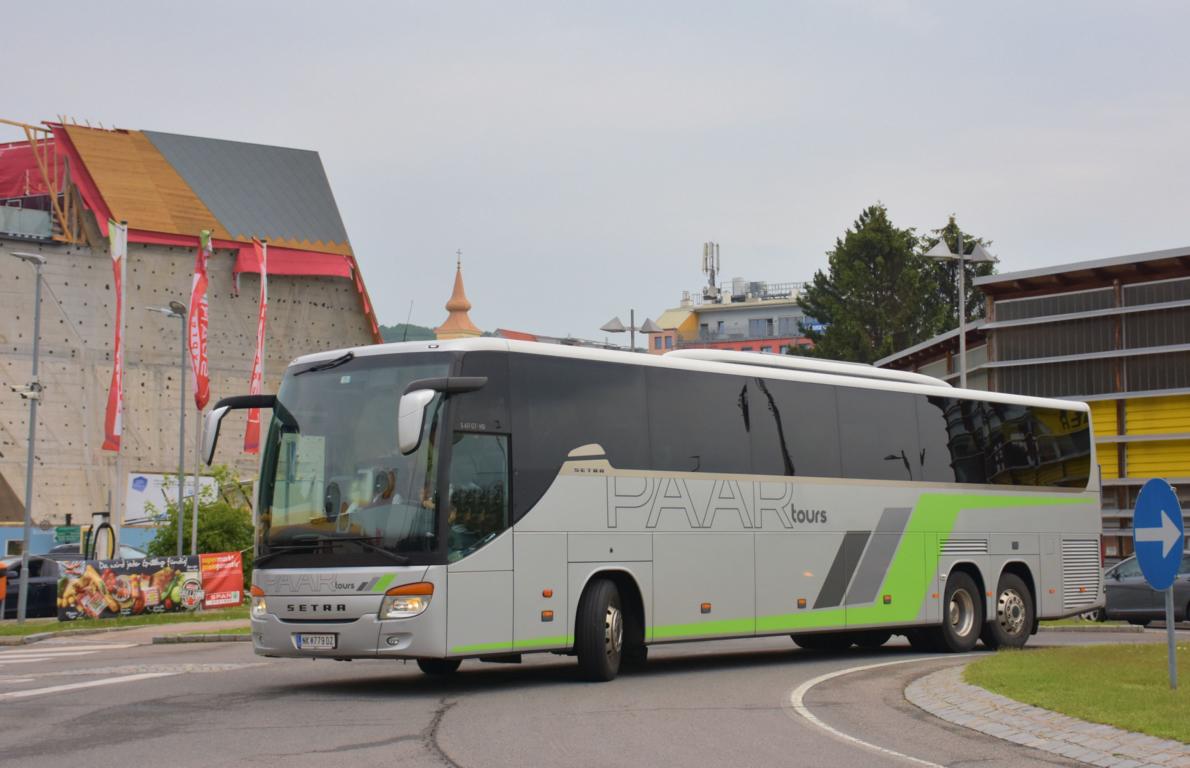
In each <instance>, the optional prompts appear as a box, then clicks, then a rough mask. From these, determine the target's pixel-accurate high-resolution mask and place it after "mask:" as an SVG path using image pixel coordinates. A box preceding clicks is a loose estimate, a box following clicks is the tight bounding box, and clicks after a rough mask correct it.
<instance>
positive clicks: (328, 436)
mask: <svg viewBox="0 0 1190 768" xmlns="http://www.w3.org/2000/svg"><path fill="white" fill-rule="evenodd" d="M248 407H264V408H271V409H272V419H271V424H270V426H269V430H268V437H267V440H266V442H265V446H264V449H263V451H262V456H261V474H260V483H259V499H258V503H257V506H256V509H257V517H258V525H257V537H256V570H255V572H254V576H253V587H252V608H251V624H252V638H253V642H254V646H255V650H256V653H258V654H262V655H265V656H284V657H300V658H329V659H353V658H371V659H376V658H392V659H416V660H417V663H418V664H419V666H420V667H421V669H422V670H423V671H425V672H427V673H429V674H446V673H450V672H454V671H455V670H456V669H457V668H458V666H459V662H460V660H462V659H466V658H480V659H484V660H492V661H516V660H519V658H520V654H522V653H525V652H531V651H551V652H555V653H568V654H574V655H576V656H577V657H578V663H579V668H580V670H581V672H582V674H583V676H584V677H586V678H588V679H593V680H609V679H611V678H613V677H614V676H615V675H616V674H617V672H618V671H619V669H620V667H621V665H622V664H623V665H630V664H635V663H641V662H643V661H644V659H645V656H646V654H647V650H648V646H649V645H651V644H654V643H665V642H674V641H684V640H704V639H709V638H738V637H752V636H761V635H778V634H788V635H791V636H792V637H793V640H794V642H796V643H797V644H798V645H799V646H802V647H804V648H809V649H840V648H846V647H849V646H851V645H853V644H854V645H859V646H861V647H875V646H878V645H880V644H882V643H884V642H885V641H887V640H888V639H889V638H890V636H891V635H892V634H893V633H896V634H903V635H906V636H907V637H908V638H909V640H910V642H911V643H912V644H913V645H914V647H918V648H928V649H932V650H942V651H966V650H970V649H971V648H972V647H973V646H974V645H975V643H976V642H977V641H978V640H979V639H981V638H982V640H983V642H984V643H985V644H986V645H988V646H991V647H999V646H1020V645H1023V644H1024V643H1025V641H1026V640H1027V639H1028V637H1029V635H1030V634H1032V633H1033V632H1035V631H1036V629H1037V622H1038V620H1039V619H1040V618H1050V617H1060V616H1065V615H1070V614H1073V613H1077V612H1082V611H1086V610H1088V609H1091V608H1093V607H1095V606H1097V605H1100V604H1101V603H1102V584H1101V578H1100V556H1099V530H1100V512H1099V488H1098V482H1099V480H1098V468H1097V466H1096V462H1095V449H1094V442H1093V440H1092V439H1091V431H1090V421H1089V419H1090V416H1089V411H1088V408H1087V406H1086V405H1085V404H1083V403H1075V402H1066V401H1060V400H1045V399H1040V398H1030V397H1016V396H1011V395H1005V394H999V393H989V392H978V391H969V390H959V389H955V388H952V387H950V386H949V385H947V384H945V383H943V382H940V381H938V380H935V379H932V378H929V377H926V376H921V375H918V374H912V373H904V372H895V371H887V370H881V369H875V368H872V367H870V366H859V365H852V364H845V363H831V362H827V361H819V360H811V359H804V358H793V357H786V356H775V355H759V354H750V353H742V352H725V351H713V350H688V351H680V352H673V353H670V354H667V355H664V356H651V355H642V354H632V353H628V352H608V351H601V350H588V349H579V348H574V347H566V346H556V345H545V344H534V343H526V342H513V341H504V340H498V339H473V340H462V341H451V342H410V343H402V344H387V345H378V346H370V347H361V348H357V349H352V350H350V351H336V352H327V353H320V354H316V355H309V356H306V357H302V358H299V359H297V360H296V361H294V362H293V364H292V365H291V366H290V367H289V369H288V371H287V373H286V374H285V377H284V379H283V381H282V382H281V386H280V389H279V391H278V393H277V395H276V396H275V397H273V396H269V395H266V396H244V397H233V398H227V399H225V400H222V401H220V402H219V403H218V404H217V405H216V407H215V408H214V409H213V411H212V412H211V413H210V414H209V415H208V417H207V425H206V430H205V435H204V437H205V451H206V457H207V461H208V462H210V461H211V457H212V455H213V453H214V449H215V440H216V438H217V433H218V426H219V422H220V420H221V419H222V418H223V416H224V415H225V414H226V413H227V412H228V411H229V410H231V409H234V408H248Z"/></svg>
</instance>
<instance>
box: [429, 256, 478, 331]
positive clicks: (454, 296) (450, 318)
mask: <svg viewBox="0 0 1190 768" xmlns="http://www.w3.org/2000/svg"><path fill="white" fill-rule="evenodd" d="M455 258H456V261H455V285H454V290H453V291H451V294H450V300H449V301H447V302H446V311H447V312H448V313H449V314H448V315H447V318H446V322H445V323H443V324H442V325H440V326H438V327H437V328H435V329H434V334H435V335H436V336H437V337H438V338H439V339H465V338H469V337H472V336H481V335H483V331H481V330H479V329H478V328H476V327H475V324H474V323H472V322H471V318H470V317H469V316H468V315H467V313H468V312H470V311H471V302H470V301H468V300H467V293H466V291H464V290H463V252H462V251H461V250H460V251H455Z"/></svg>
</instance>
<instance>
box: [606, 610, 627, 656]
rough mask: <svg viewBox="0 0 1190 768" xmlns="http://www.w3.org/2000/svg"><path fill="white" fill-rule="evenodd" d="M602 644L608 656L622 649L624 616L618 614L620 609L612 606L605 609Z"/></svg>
mask: <svg viewBox="0 0 1190 768" xmlns="http://www.w3.org/2000/svg"><path fill="white" fill-rule="evenodd" d="M603 642H604V646H605V647H606V648H607V655H608V656H614V655H616V654H618V653H619V652H620V649H621V648H623V647H624V616H623V614H621V613H620V609H619V608H617V607H616V606H614V605H609V606H608V607H607V617H606V619H605V621H604V633H603Z"/></svg>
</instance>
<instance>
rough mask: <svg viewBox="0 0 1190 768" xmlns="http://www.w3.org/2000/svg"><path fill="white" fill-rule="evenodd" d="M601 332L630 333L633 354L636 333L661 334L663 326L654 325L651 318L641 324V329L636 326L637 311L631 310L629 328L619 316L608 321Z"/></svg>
mask: <svg viewBox="0 0 1190 768" xmlns="http://www.w3.org/2000/svg"><path fill="white" fill-rule="evenodd" d="M599 330H601V331H607V332H608V333H623V332H624V331H628V346H629V347H630V348H631V349H632V351H633V352H635V351H636V332H637V331H640V332H641V333H660V332H661V326H659V325H657V323H654V322H653V321H652V320H650V319H649V318H647V317H646V318H645V321H644V322H643V323H641V325H640V327H637V325H636V310H635V309H630V310H628V325H627V326H625V325H624V323H623V321H621V320H620V317H619V315H617V316H616V317H613V318H612V319H611V320H608V321H607V322H606V323H604V324H603V325H601V326H599Z"/></svg>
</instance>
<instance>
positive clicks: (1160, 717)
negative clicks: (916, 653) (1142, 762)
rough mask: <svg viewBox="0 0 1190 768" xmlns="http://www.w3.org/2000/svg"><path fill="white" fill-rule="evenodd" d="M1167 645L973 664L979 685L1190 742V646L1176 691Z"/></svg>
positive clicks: (1183, 652)
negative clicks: (1188, 671)
mask: <svg viewBox="0 0 1190 768" xmlns="http://www.w3.org/2000/svg"><path fill="white" fill-rule="evenodd" d="M1166 647H1167V646H1166V645H1165V643H1151V644H1150V643H1145V644H1134V645H1088V646H1075V647H1065V648H1041V649H1038V650H1032V651H1001V652H999V653H996V654H995V655H992V656H988V657H987V658H984V659H981V660H980V661H977V662H975V663H974V664H970V665H968V667H967V669H966V670H965V671H964V673H963V677H964V678H965V679H966V680H967V682H969V683H971V684H972V685H978V686H981V687H983V688H986V689H988V690H989V691H993V692H995V693H998V694H1001V695H1002V696H1007V697H1008V698H1010V699H1016V700H1017V701H1023V702H1025V703H1026V704H1032V705H1034V706H1038V707H1043V708H1045V709H1052V710H1054V711H1055V712H1061V713H1063V714H1065V715H1070V716H1071V717H1078V718H1081V719H1083V720H1089V721H1091V722H1093V723H1105V724H1107V725H1114V726H1116V727H1117V728H1123V729H1125V730H1128V731H1139V732H1140V733H1147V734H1149V735H1151V736H1157V737H1160V738H1163V739H1177V740H1179V741H1183V742H1187V743H1190V690H1187V689H1186V685H1187V684H1190V673H1187V668H1190V643H1179V644H1178V646H1177V661H1178V689H1177V690H1176V691H1171V690H1169V671H1168V667H1167V661H1166V659H1167V652H1166Z"/></svg>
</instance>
